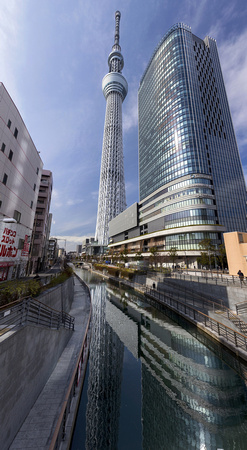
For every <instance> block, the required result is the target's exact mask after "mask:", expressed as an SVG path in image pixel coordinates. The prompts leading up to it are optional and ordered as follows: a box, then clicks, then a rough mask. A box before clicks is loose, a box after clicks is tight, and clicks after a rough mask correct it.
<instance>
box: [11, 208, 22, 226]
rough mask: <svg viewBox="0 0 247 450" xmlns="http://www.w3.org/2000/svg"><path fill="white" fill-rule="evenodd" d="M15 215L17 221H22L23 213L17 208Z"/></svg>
mask: <svg viewBox="0 0 247 450" xmlns="http://www.w3.org/2000/svg"><path fill="white" fill-rule="evenodd" d="M13 217H14V219H15V220H16V222H17V223H20V220H21V213H20V212H19V211H17V210H16V209H15V210H14V216H13Z"/></svg>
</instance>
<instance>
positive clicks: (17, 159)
mask: <svg viewBox="0 0 247 450" xmlns="http://www.w3.org/2000/svg"><path fill="white" fill-rule="evenodd" d="M0 150H1V151H0V281H2V280H7V279H8V280H9V279H11V278H18V277H21V276H24V275H25V273H26V265H27V261H28V254H29V247H30V242H31V234H32V228H33V222H34V216H35V209H36V204H37V199H38V191H39V185H40V178H41V172H42V168H43V162H42V160H41V158H40V155H39V152H38V151H37V149H36V147H35V145H34V143H33V141H32V138H31V136H30V135H29V132H28V130H27V128H26V126H25V124H24V122H23V120H22V117H21V115H20V113H19V111H18V109H17V107H16V105H15V104H14V102H13V101H12V99H11V97H10V95H9V94H8V92H7V90H6V89H5V87H4V85H3V84H2V83H0Z"/></svg>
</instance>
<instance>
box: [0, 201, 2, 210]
mask: <svg viewBox="0 0 247 450" xmlns="http://www.w3.org/2000/svg"><path fill="white" fill-rule="evenodd" d="M1 206H2V200H0V208H1Z"/></svg>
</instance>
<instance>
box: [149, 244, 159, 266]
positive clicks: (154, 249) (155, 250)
mask: <svg viewBox="0 0 247 450" xmlns="http://www.w3.org/2000/svg"><path fill="white" fill-rule="evenodd" d="M149 252H150V253H151V256H150V259H151V261H152V262H154V266H155V267H156V264H157V253H158V248H157V247H150V249H149Z"/></svg>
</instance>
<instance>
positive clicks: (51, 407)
mask: <svg viewBox="0 0 247 450" xmlns="http://www.w3.org/2000/svg"><path fill="white" fill-rule="evenodd" d="M90 311H91V302H90V298H89V295H88V291H87V289H86V288H85V287H84V286H83V285H82V284H81V283H80V281H79V280H78V279H77V278H76V277H74V300H73V303H72V308H71V310H70V311H69V314H70V315H71V316H73V317H75V330H74V332H73V335H72V337H71V339H70V340H69V342H68V344H67V346H66V347H65V349H64V351H63V353H62V355H61V357H60V358H59V360H58V363H57V365H56V367H55V370H54V371H53V373H52V375H51V376H50V378H49V379H48V381H47V383H46V385H45V387H44V388H43V390H42V392H41V393H40V395H39V397H38V398H37V400H36V402H35V404H34V405H33V407H32V409H31V411H30V412H29V414H28V416H27V417H26V419H25V421H24V423H23V425H22V427H21V428H20V430H19V432H18V433H17V435H16V437H15V439H14V441H13V442H12V444H11V446H10V447H9V448H10V450H17V449H23V450H27V449H40V450H41V449H42V450H44V449H49V448H52V447H50V446H51V442H52V438H53V435H54V432H55V429H56V426H57V424H58V421H59V418H60V414H61V411H62V409H63V406H64V403H65V398H66V394H67V391H68V388H69V385H70V382H71V378H72V375H73V372H74V370H75V367H76V363H77V360H78V356H79V353H80V350H81V346H82V342H83V339H84V335H85V332H86V329H87V324H88V320H89V318H90ZM37 357H38V355H37ZM27 395H28V393H27ZM73 402H74V403H76V399H74V400H73ZM73 407H74V409H75V407H76V406H75V404H74V405H73V404H72V407H71V409H72V410H73ZM72 415H73V414H71V416H72ZM71 419H72V417H69V419H68V422H69V424H68V428H67V429H66V432H67V434H66V437H67V439H68V437H69V435H70V429H71V427H72V424H73V420H71ZM10 420H11V418H10ZM3 450H7V449H3Z"/></svg>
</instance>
